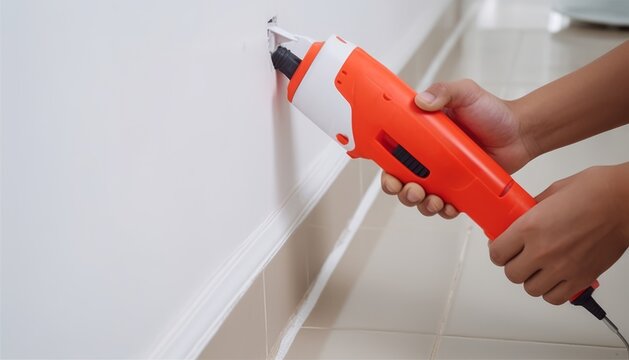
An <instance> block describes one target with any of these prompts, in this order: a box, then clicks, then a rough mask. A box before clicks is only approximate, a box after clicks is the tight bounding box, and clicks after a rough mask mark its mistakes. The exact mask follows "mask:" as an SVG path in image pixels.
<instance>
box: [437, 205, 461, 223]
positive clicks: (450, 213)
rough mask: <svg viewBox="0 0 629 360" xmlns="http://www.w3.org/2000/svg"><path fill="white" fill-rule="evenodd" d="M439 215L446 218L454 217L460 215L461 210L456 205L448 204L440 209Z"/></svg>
mask: <svg viewBox="0 0 629 360" xmlns="http://www.w3.org/2000/svg"><path fill="white" fill-rule="evenodd" d="M439 215H441V217H442V218H444V219H454V218H455V217H457V216H458V215H459V211H458V210H457V209H456V208H455V207H454V206H452V205H450V204H446V205H445V206H444V207H443V210H441V211H439Z"/></svg>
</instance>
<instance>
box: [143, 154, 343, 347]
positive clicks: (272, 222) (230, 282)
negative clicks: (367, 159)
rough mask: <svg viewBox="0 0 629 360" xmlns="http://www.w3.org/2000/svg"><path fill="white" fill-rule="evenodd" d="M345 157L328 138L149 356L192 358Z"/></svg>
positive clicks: (317, 195)
mask: <svg viewBox="0 0 629 360" xmlns="http://www.w3.org/2000/svg"><path fill="white" fill-rule="evenodd" d="M348 161H349V157H348V156H347V155H346V154H345V153H344V152H343V151H342V149H341V148H340V147H339V146H338V145H337V144H336V143H333V142H330V144H329V145H328V146H327V147H326V148H325V150H324V151H323V152H322V153H321V155H320V156H319V158H318V159H317V161H316V162H315V163H314V164H313V165H312V167H311V168H310V171H309V172H308V175H307V176H306V178H305V179H303V180H302V181H301V182H300V183H299V184H298V185H297V186H296V187H295V189H293V191H292V192H291V194H290V195H289V197H288V199H286V201H285V202H284V203H283V205H282V207H281V208H280V209H278V210H277V211H275V212H274V213H272V214H271V215H270V216H269V217H267V219H266V220H265V221H264V222H263V223H262V224H260V226H259V227H258V228H257V229H256V230H255V231H253V232H252V233H251V234H250V235H249V237H248V238H247V240H246V241H245V242H244V244H243V245H242V246H241V247H240V248H239V249H238V250H237V251H236V252H235V253H234V255H233V256H232V257H231V258H230V259H229V260H228V261H227V262H226V263H225V264H223V266H222V267H221V271H220V272H219V273H218V274H217V276H215V277H214V278H212V279H211V280H210V282H208V283H207V285H205V286H204V288H203V290H202V291H201V293H200V295H199V296H198V297H197V298H196V299H194V301H193V302H192V303H191V304H190V305H189V306H188V307H187V308H186V310H185V311H184V312H183V313H182V315H181V317H180V320H179V321H178V322H177V324H176V325H175V326H174V327H173V328H172V329H171V331H170V332H169V333H168V334H166V336H165V337H164V338H163V339H162V341H161V342H159V344H158V345H157V346H156V347H155V349H154V351H153V352H152V353H151V354H150V355H149V357H150V358H158V359H195V358H197V357H198V356H199V355H200V354H201V352H202V351H203V348H204V347H205V346H206V345H207V343H208V342H209V341H210V339H211V338H212V337H213V336H214V334H215V333H216V331H217V330H218V329H219V328H220V326H221V324H222V323H223V321H224V320H225V318H226V317H227V316H228V315H229V313H230V312H231V311H232V309H233V308H234V306H235V305H236V304H237V303H238V301H239V300H240V299H241V298H242V296H243V295H244V294H245V292H246V291H247V290H248V289H249V287H250V286H251V284H252V283H253V281H254V280H255V279H256V277H257V276H258V275H259V274H260V273H261V272H262V270H263V269H264V268H265V266H266V265H267V264H268V263H269V261H270V260H271V259H272V258H273V257H274V256H275V254H276V253H277V252H278V251H279V249H281V247H282V246H283V245H284V243H285V242H286V240H287V239H288V237H289V236H290V235H291V234H292V233H293V231H294V230H295V228H296V227H297V226H299V224H300V223H301V222H302V220H303V219H304V218H305V216H306V215H307V214H308V213H309V212H310V210H312V208H313V207H314V206H315V205H316V204H317V203H318V202H319V200H320V199H321V197H322V196H323V194H325V192H326V190H327V189H328V188H329V187H330V185H331V184H332V182H333V181H334V180H335V179H336V177H337V176H338V174H339V173H340V172H341V170H343V168H344V167H345V165H347V163H348Z"/></svg>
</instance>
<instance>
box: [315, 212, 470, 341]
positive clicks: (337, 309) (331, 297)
mask: <svg viewBox="0 0 629 360" xmlns="http://www.w3.org/2000/svg"><path fill="white" fill-rule="evenodd" d="M420 223H421V225H420ZM427 224H428V222H427V221H422V219H421V218H419V220H418V221H417V222H416V226H415V227H414V228H413V227H410V226H409V227H406V228H394V227H387V228H385V229H371V230H365V229H363V230H359V232H358V233H357V234H356V236H355V238H354V240H353V241H352V243H351V244H350V246H349V248H348V250H347V253H346V254H345V256H344V257H343V259H342V260H341V262H340V264H339V265H338V267H337V269H336V270H335V271H334V273H333V274H332V277H331V279H330V281H329V283H328V284H327V286H326V288H325V289H324V291H323V293H322V295H321V298H320V299H319V301H318V303H317V305H316V307H315V309H314V310H313V312H312V314H311V315H310V317H309V318H308V319H307V320H306V323H305V326H310V327H322V328H335V329H347V328H350V329H372V330H390V331H411V332H424V333H436V332H437V330H438V327H439V321H440V319H441V316H442V313H443V309H444V306H445V303H446V300H447V297H448V290H449V288H450V282H451V279H452V276H453V272H454V270H455V267H456V264H457V260H458V258H459V253H460V249H461V244H462V242H463V241H462V240H463V234H462V233H461V232H460V231H459V228H458V227H454V226H453V227H449V228H437V229H431V228H430V227H428V226H427Z"/></svg>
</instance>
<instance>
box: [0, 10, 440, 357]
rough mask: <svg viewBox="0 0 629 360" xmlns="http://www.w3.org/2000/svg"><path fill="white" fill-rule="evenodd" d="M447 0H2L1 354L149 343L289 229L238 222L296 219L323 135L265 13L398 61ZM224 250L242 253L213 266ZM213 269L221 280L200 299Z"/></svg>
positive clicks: (252, 267) (79, 351) (93, 352)
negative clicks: (271, 49) (279, 58)
mask: <svg viewBox="0 0 629 360" xmlns="http://www.w3.org/2000/svg"><path fill="white" fill-rule="evenodd" d="M445 5H446V2H443V3H440V2H433V1H428V0H422V1H413V0H398V1H387V2H384V1H380V2H369V3H366V2H363V1H360V0H353V1H344V2H337V1H332V0H326V1H311V2H306V1H288V0H267V1H254V0H249V1H245V0H241V1H229V2H228V1H204V0H189V1H174V0H172V1H163V0H162V1H155V0H135V1H123V0H117V1H81V0H55V1H47V0H40V1H34V0H13V1H11V0H4V1H2V3H1V6H2V8H1V36H2V38H1V42H2V59H1V60H2V64H1V66H2V69H1V70H2V71H1V76H2V88H1V93H2V98H1V100H2V103H1V106H2V129H1V134H2V159H1V161H2V162H1V166H2V178H1V199H2V209H1V211H2V223H1V225H2V319H1V320H2V328H1V332H2V335H1V336H2V343H1V346H2V348H1V349H2V354H1V355H2V356H3V357H44V358H50V357H61V358H67V357H96V356H98V357H143V356H148V355H149V354H155V352H154V351H155V349H156V347H158V348H159V347H160V346H161V348H164V347H165V348H168V346H171V345H172V344H170V343H168V344H166V345H164V344H165V343H164V341H165V340H164V339H165V338H166V337H168V336H171V335H172V329H173V327H175V326H177V327H178V328H179V329H182V328H185V326H187V325H186V324H184V325H182V322H181V317H182V314H186V313H188V314H189V313H190V311H189V309H190V307H191V306H197V307H199V306H201V307H203V306H205V307H207V308H211V307H212V306H214V307H216V309H214V310H216V311H215V312H209V313H211V314H218V313H220V310H221V309H223V308H225V306H227V305H229V304H233V302H234V301H235V300H236V298H237V296H238V292H239V291H241V290H242V287H243V286H244V285H243V284H240V283H234V281H236V279H244V280H248V279H250V278H252V277H253V276H255V274H254V273H252V272H255V271H256V269H258V268H259V266H261V265H262V263H263V262H264V261H266V260H268V257H269V256H271V255H272V251H273V250H274V249H276V247H277V245H278V244H272V245H273V246H267V247H266V248H255V247H254V248H255V249H257V250H255V251H248V252H247V251H245V250H246V249H245V248H246V247H247V246H253V245H255V244H253V245H252V244H250V243H247V239H250V240H251V239H252V237H251V234H253V233H256V232H258V233H259V232H260V229H261V226H266V225H268V224H269V222H273V224H271V225H273V226H276V227H277V226H279V227H283V228H285V229H286V231H288V229H290V227H291V226H293V225H294V224H293V223H294V222H295V221H297V220H296V219H298V218H299V216H298V215H299V212H300V211H302V210H304V208H306V204H307V201H306V200H308V199H306V200H304V201H297V202H294V204H297V205H296V207H295V208H288V209H287V208H286V206H285V204H286V202H285V201H287V199H288V200H290V199H293V200H294V199H299V197H300V194H301V192H303V193H304V194H314V193H317V191H318V190H319V189H320V188H321V187H322V186H323V184H322V181H320V180H317V179H320V178H317V177H316V176H315V175H316V174H315V175H313V172H314V171H315V170H313V169H318V168H317V167H316V166H315V165H316V164H317V163H318V161H321V158H320V157H319V156H320V154H322V153H324V149H326V148H327V146H329V144H330V140H329V139H327V138H326V137H325V136H324V135H323V134H322V133H321V132H320V131H319V130H318V129H317V128H316V127H314V126H313V125H311V124H310V123H309V122H308V121H306V120H305V119H304V118H303V117H302V116H301V115H300V114H298V113H297V112H296V111H295V110H293V109H291V108H290V107H289V105H288V104H287V102H286V101H285V92H284V90H283V88H284V87H285V85H286V82H285V80H284V79H282V78H281V77H279V76H278V75H277V74H276V73H275V71H274V70H273V69H272V65H271V63H270V58H269V56H268V52H267V39H266V21H267V20H268V19H269V18H271V17H272V16H276V15H277V16H278V20H279V24H280V25H282V26H284V27H286V28H288V29H290V30H293V31H296V32H300V33H305V34H308V35H310V36H312V37H316V38H325V37H327V36H328V35H329V34H330V33H333V32H335V33H338V34H341V35H343V36H344V37H346V38H347V39H350V40H352V41H354V42H356V43H358V44H360V45H362V46H363V47H364V48H365V49H366V50H368V51H370V52H371V53H372V54H373V55H375V56H376V57H379V58H380V59H381V60H383V62H385V64H387V65H389V66H391V67H392V69H393V70H396V71H397V70H399V69H400V68H401V66H402V65H403V63H404V61H405V60H406V59H407V58H408V56H410V54H411V53H412V52H413V50H414V49H415V47H416V46H417V45H418V43H419V42H420V41H421V40H422V39H423V36H425V34H426V33H427V32H428V30H429V29H430V27H431V26H432V25H433V22H434V19H436V18H437V17H438V14H439V13H440V12H441V11H442V10H443V8H445ZM278 81H279V83H278ZM278 85H279V88H278ZM337 154H340V152H337ZM319 169H320V167H319ZM313 176H315V177H313ZM308 179H311V181H307V180H308ZM312 179H315V180H316V181H315V180H312ZM321 179H322V178H321ZM307 187H310V188H307ZM293 190H296V192H292V191H293ZM285 213H286V214H285ZM278 214H279V215H281V216H278ZM282 214H285V215H286V216H287V217H286V219H288V220H286V221H284V220H283V219H284V218H283V217H282V216H283V215H282ZM254 239H255V238H254ZM281 240H282V239H281V238H278V239H276V242H281ZM234 259H236V260H237V262H234V261H235V260H234ZM228 261H232V263H233V264H236V263H237V264H242V266H240V265H239V267H237V268H241V269H249V270H247V271H245V272H243V273H241V274H240V275H238V276H240V278H238V277H237V276H235V275H230V274H223V275H222V276H223V277H224V278H225V279H226V281H225V284H226V285H222V284H221V283H217V282H216V281H214V282H213V280H215V278H216V277H217V274H219V273H220V271H221V269H225V264H226V263H227V262H228ZM241 272H242V271H241ZM230 276H231V277H230ZM208 284H214V285H212V286H214V289H213V290H214V291H216V293H217V294H218V293H220V294H222V295H221V296H222V299H223V300H221V301H217V302H216V303H214V305H213V303H212V298H211V297H208V298H206V299H205V300H204V301H205V302H204V303H202V304H201V305H199V299H200V298H199V296H200V294H202V293H203V292H204V291H205V293H206V294H207V289H208V286H210V285H208ZM222 286H224V289H223V287H222ZM212 316H214V315H212ZM210 317H211V316H210ZM210 320H212V319H211V318H210V319H206V321H210ZM188 325H189V324H188ZM197 326H201V327H203V326H204V325H203V324H201V325H197ZM201 330H202V329H201ZM201 330H200V331H201ZM201 332H202V331H201ZM173 346H174V345H173ZM162 353H164V354H173V352H168V349H166V350H163V351H162Z"/></svg>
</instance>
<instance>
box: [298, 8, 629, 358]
mask: <svg viewBox="0 0 629 360" xmlns="http://www.w3.org/2000/svg"><path fill="white" fill-rule="evenodd" d="M549 9H550V4H549V1H545V0H500V1H498V0H485V1H483V3H482V6H481V8H480V13H479V15H478V17H477V19H476V21H475V22H474V23H473V24H472V25H471V26H470V27H469V28H468V29H467V30H466V32H465V34H464V35H463V37H462V39H461V40H460V42H459V44H458V45H457V47H456V48H455V49H454V50H453V52H452V53H451V54H450V56H449V57H448V61H447V62H446V64H444V66H443V68H442V70H441V72H440V74H439V76H438V80H442V81H448V80H455V79H459V78H464V77H467V78H472V79H474V80H475V81H477V82H478V83H479V84H480V85H481V86H483V87H485V88H487V89H488V90H490V91H491V92H493V93H495V94H496V95H498V96H501V97H503V98H516V97H519V96H521V95H523V94H525V93H527V92H528V91H530V90H532V89H534V88H536V87H539V86H541V85H543V84H544V83H546V82H548V81H551V80H552V79H555V78H557V77H559V76H562V75H564V74H566V73H568V72H570V71H572V70H574V69H576V68H577V67H579V66H582V65H584V64H586V63H588V62H589V61H591V60H593V59H594V58H596V57H597V56H599V55H601V54H603V53H604V52H606V51H608V50H610V49H611V48H613V47H614V46H616V45H618V44H619V43H620V42H622V41H623V40H626V39H629V32H628V31H620V30H617V29H606V28H601V27H594V26H570V27H569V28H566V29H563V30H561V31H559V32H556V33H550V32H549V31H548V29H547V25H548V23H549V13H550V12H549ZM627 139H629V127H627V126H625V127H623V128H620V129H616V130H614V131H611V132H608V133H606V134H602V135H599V136H596V137H594V138H591V139H588V140H586V141H583V142H581V143H579V144H575V145H573V146H570V147H566V148H563V149H560V150H557V151H554V152H553V153H551V154H547V155H545V156H542V157H540V158H539V159H536V160H535V161H533V162H532V163H531V164H529V165H527V167H526V168H525V169H523V170H522V171H520V172H519V173H517V174H516V175H515V178H516V180H517V181H519V182H520V183H521V184H522V185H523V186H524V187H525V188H526V189H528V190H529V191H530V192H531V193H533V194H537V193H539V192H540V191H542V190H543V189H544V188H546V187H547V186H548V185H550V184H551V183H552V182H553V181H555V180H558V179H560V178H563V177H566V176H568V175H571V174H573V173H575V172H578V171H580V170H583V169H585V168H587V167H589V166H592V165H595V164H613V163H620V162H625V161H629V157H628V156H629V146H628V145H627ZM486 242H487V241H486V239H485V238H484V236H483V235H482V233H481V231H480V230H478V229H477V228H475V227H473V226H471V225H469V222H468V220H467V219H465V218H462V217H461V218H459V219H457V220H454V221H445V220H442V219H440V218H425V217H422V216H420V214H419V213H417V212H416V211H415V210H414V209H408V208H405V207H404V206H402V205H400V204H399V203H397V200H396V199H395V198H390V197H387V196H385V195H380V196H379V198H378V199H377V200H376V203H375V205H374V206H373V208H372V209H371V210H370V213H369V214H368V215H367V218H366V220H365V222H364V224H363V226H362V228H361V230H360V231H359V232H358V234H357V235H356V238H355V239H354V240H353V242H352V244H351V245H350V247H349V249H348V251H347V253H346V254H345V257H344V258H343V259H342V261H341V263H340V264H339V266H338V268H337V269H336V270H335V272H334V274H333V276H332V278H331V280H330V282H329V283H328V285H327V287H326V289H325V290H324V292H323V294H322V296H321V298H320V300H319V302H318V304H317V306H316V307H315V309H314V311H313V312H312V314H311V315H310V317H309V318H308V319H307V321H306V323H305V325H304V327H303V328H302V330H301V331H300V333H299V335H298V336H297V338H296V340H295V342H294V344H293V346H292V348H291V350H290V352H289V353H288V356H287V358H289V359H298V358H309V359H316V358H318V359H330V358H380V359H382V358H423V359H426V358H431V359H455V358H456V359H461V358H466V359H541V358H553V359H595V358H596V359H611V358H626V357H627V354H626V353H625V351H624V349H621V348H620V346H621V344H620V342H619V340H618V339H617V338H616V337H615V336H614V335H613V334H611V332H609V331H608V330H607V328H606V327H605V326H604V325H603V324H602V323H601V322H598V321H596V320H595V319H593V318H592V317H591V316H590V315H589V314H587V313H586V312H585V311H584V310H582V309H578V308H574V307H572V306H570V305H563V306H559V307H556V306H552V305H549V304H547V303H545V302H544V301H543V300H541V299H540V298H532V297H529V296H528V295H526V293H525V292H524V290H523V289H522V288H521V287H520V286H516V285H513V284H511V283H510V282H509V281H508V280H507V279H506V278H505V277H504V274H503V272H502V269H500V268H498V267H495V266H493V265H492V264H491V262H490V261H489V257H488V254H487V247H486ZM627 274H629V255H625V256H624V257H623V258H622V259H621V260H620V261H619V262H618V263H617V264H616V265H615V266H614V267H613V268H612V269H610V270H609V271H608V272H607V273H606V274H604V275H603V276H602V278H601V279H600V281H601V283H602V286H601V288H600V289H599V290H597V292H596V297H597V299H598V301H599V302H600V303H601V304H602V305H604V307H605V308H606V310H607V311H608V314H609V315H610V317H611V318H612V319H613V320H614V322H616V324H617V325H619V327H620V328H621V329H624V330H625V333H626V334H629V311H627V308H626V304H628V303H629V288H627V286H626V276H627Z"/></svg>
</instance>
